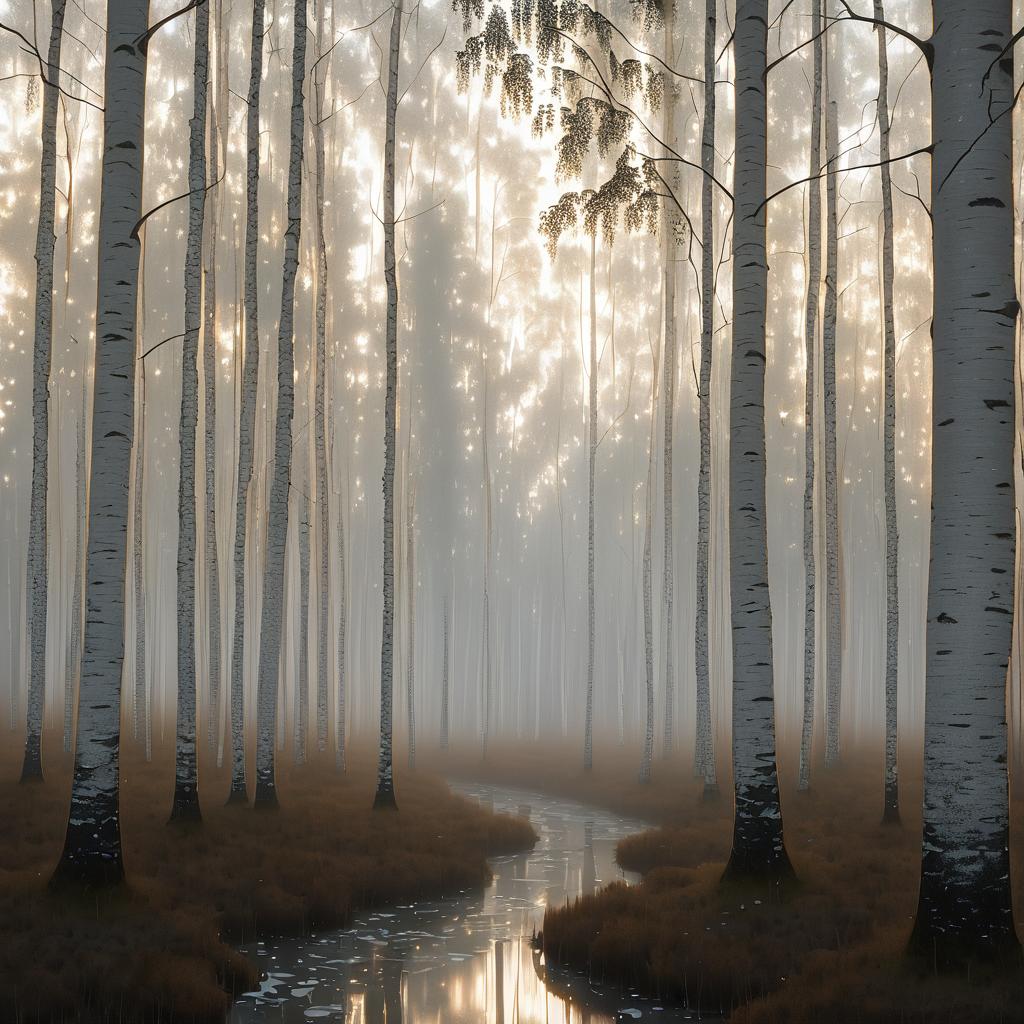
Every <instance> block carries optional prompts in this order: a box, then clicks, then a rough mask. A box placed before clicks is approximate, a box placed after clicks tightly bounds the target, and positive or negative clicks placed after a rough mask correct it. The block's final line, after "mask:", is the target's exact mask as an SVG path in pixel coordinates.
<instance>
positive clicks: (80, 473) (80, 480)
mask: <svg viewBox="0 0 1024 1024" xmlns="http://www.w3.org/2000/svg"><path fill="white" fill-rule="evenodd" d="M86 379H87V378H86V374H85V370H84V368H83V371H82V404H81V406H80V407H79V413H78V422H77V424H76V429H75V581H74V589H73V590H72V592H71V644H70V652H69V655H68V664H67V668H66V671H65V676H64V752H65V753H70V752H71V746H72V739H73V736H74V724H75V691H76V689H77V687H78V681H79V668H80V663H81V657H82V583H83V580H82V577H83V573H82V568H83V563H84V560H85V559H84V556H85V552H84V550H83V548H84V546H85V526H86V523H85V517H86V515H88V512H89V509H88V507H87V505H86V490H85V488H86V465H85V459H86V454H85V417H86V414H87V412H88V408H89V407H88V399H89V396H88V392H87V389H86Z"/></svg>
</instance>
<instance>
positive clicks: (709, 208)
mask: <svg viewBox="0 0 1024 1024" xmlns="http://www.w3.org/2000/svg"><path fill="white" fill-rule="evenodd" d="M717 9H718V0H707V3H706V5H705V19H704V83H705V86H704V124H703V127H702V129H701V166H702V168H703V170H704V174H703V177H702V180H701V204H700V210H701V212H700V219H701V220H700V224H701V261H700V273H701V336H700V382H699V389H700V394H699V395H698V396H697V397H698V401H699V402H700V411H699V416H700V428H699V429H700V468H699V471H698V477H697V581H696V590H697V593H696V605H697V615H696V623H695V630H694V666H695V671H696V687H697V743H696V748H695V758H694V761H695V768H696V770H697V772H698V773H699V774H700V775H701V776H702V777H703V779H704V796H705V798H711V797H713V796H714V795H715V794H716V793H717V792H718V772H717V766H716V764H715V742H714V734H713V731H712V725H711V664H710V650H709V647H708V603H709V590H710V585H711V578H710V554H709V553H710V549H711V370H712V359H713V351H714V344H715V263H714V259H715V254H714V248H715V219H714V218H715V206H714V181H713V177H714V173H715V65H716V63H717V62H716V60H715V38H716V27H717V24H718V15H717Z"/></svg>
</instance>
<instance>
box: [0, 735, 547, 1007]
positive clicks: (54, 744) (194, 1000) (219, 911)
mask: <svg viewBox="0 0 1024 1024" xmlns="http://www.w3.org/2000/svg"><path fill="white" fill-rule="evenodd" d="M46 749H47V753H48V755H49V756H48V757H47V761H46V768H47V781H46V782H45V783H43V784H33V785H30V786H23V785H20V784H19V783H18V782H17V781H16V780H17V777H18V776H17V765H16V762H15V761H14V758H13V756H12V755H10V754H9V755H8V756H7V757H5V759H4V762H3V764H2V767H3V769H4V774H3V779H4V781H3V782H2V783H0V820H3V821H4V823H5V828H4V829H2V830H0V913H2V915H3V919H4V930H5V939H4V954H5V955H4V956H3V957H2V958H0V1019H3V1020H5V1021H6V1020H10V1021H17V1022H19V1024H20V1022H25V1024H28V1022H33V1021H51V1020H61V1021H65V1022H70V1021H80V1020H81V1021H90V1022H91V1021H118V1022H122V1024H124V1022H135V1021H156V1020H159V1021H161V1022H163V1024H170V1022H173V1021H181V1022H183V1021H196V1022H206V1021H210V1022H213V1021H220V1020H222V1019H223V1015H224V1012H225V1010H226V1009H227V1007H228V1005H229V1001H230V993H231V992H232V991H235V992H237V991H244V990H246V989H248V988H251V987H252V986H253V985H254V984H255V982H256V979H257V974H256V971H255V968H254V966H253V965H252V964H251V963H250V962H248V961H247V960H245V959H244V958H243V957H241V956H240V955H239V954H237V953H236V952H235V951H234V950H233V949H232V947H231V943H232V942H242V941H244V940H247V939H250V938H252V937H253V936H254V935H257V934H281V933H290V934H303V933H306V932H309V931H312V930H315V929H320V928H326V927H332V926H338V925H341V924H344V923H345V922H346V921H347V920H348V919H349V918H350V917H351V915H352V914H353V913H356V912H358V911H360V910H362V909H365V908H368V907H373V906H379V905H382V904H386V903H392V902H402V901H407V900H412V899H415V898H417V897H429V896H436V895H439V894H442V893H450V892H454V891H457V890H460V889H467V888H474V887H480V886H483V885H485V884H486V883H487V882H488V881H489V879H490V871H489V869H488V866H487V863H486V858H487V857H488V856H493V855H497V854H501V853H508V852H513V851H516V850H521V849H524V848H528V847H529V846H531V845H532V844H533V842H534V840H535V838H536V837H535V835H534V833H533V830H532V829H531V828H530V826H529V824H528V823H526V822H524V821H521V820H519V819H515V818H510V817H508V816H505V815H498V814H493V813H491V812H489V811H486V810H485V809H483V808H481V807H478V806H477V805H476V804H475V803H472V802H470V801H467V800H464V799H462V798H460V797H458V796H456V795H454V794H452V793H451V792H450V791H449V790H448V788H447V787H446V786H445V785H444V783H443V782H441V781H439V780H438V779H436V778H431V777H428V776H425V775H404V776H403V775H400V776H399V777H398V779H397V787H398V799H399V807H400V810H399V812H398V813H397V814H395V813H391V812H379V813H373V812H372V811H371V810H370V804H371V802H372V799H373V790H374V776H373V761H372V758H371V757H370V756H369V752H366V755H365V756H359V754H358V753H357V754H356V756H354V757H353V759H352V765H351V767H350V770H349V772H348V773H347V774H346V775H344V776H339V775H337V774H336V773H335V772H334V770H333V765H331V764H325V765H323V766H320V765H316V764H310V765H307V766H305V767H304V768H302V769H301V770H293V769H291V768H290V767H289V766H287V765H282V771H281V773H280V797H281V808H280V810H278V811H276V812H261V813H256V812H253V811H252V810H251V809H250V808H248V807H244V806H243V807H238V806H231V807H226V806H224V798H225V796H226V793H227V782H226V778H225V776H224V774H223V772H217V771H216V770H215V767H214V766H213V765H210V766H208V770H207V771H206V772H205V774H204V777H205V779H206V785H205V787H204V790H203V793H202V797H203V823H202V825H200V826H185V827H182V826H168V825H167V824H166V821H167V816H168V813H169V811H170V807H171V796H172V789H173V767H172V765H171V763H170V762H171V759H172V752H168V751H161V752H160V753H159V754H158V755H157V756H156V757H154V760H153V761H152V762H151V763H149V764H147V763H146V762H145V761H144V760H142V759H141V758H140V757H138V756H137V754H135V752H134V751H132V750H131V749H126V750H124V751H123V756H122V775H123V783H122V808H121V813H122V828H123V837H124V849H125V865H126V871H127V875H128V883H127V885H126V886H124V887H123V889H122V890H120V891H118V892H116V893H113V894H109V895H102V896H96V895H93V896H89V897H85V898H81V899H77V900H76V899H70V898H69V895H68V893H67V892H64V891H61V892H57V893H52V892H50V891H49V889H48V888H47V882H48V879H49V876H50V874H51V872H52V870H53V867H54V865H55V864H56V861H57V858H58V855H59V853H60V848H61V844H62V842H63V834H64V825H65V821H66V815H67V809H68V790H69V785H70V771H69V770H70V764H69V761H68V759H67V758H66V757H64V756H63V755H55V754H53V753H52V752H53V751H54V750H57V751H59V750H60V738H59V737H47V747H46Z"/></svg>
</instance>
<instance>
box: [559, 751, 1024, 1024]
mask: <svg viewBox="0 0 1024 1024" xmlns="http://www.w3.org/2000/svg"><path fill="white" fill-rule="evenodd" d="M880 776H881V773H880V769H879V767H878V765H877V764H876V763H875V762H874V760H873V759H872V760H871V761H870V762H864V763H861V764H859V765H855V766H849V767H847V769H846V770H844V771H843V772H842V773H841V774H839V773H837V774H832V775H829V776H826V775H825V774H824V773H819V776H818V778H817V779H816V786H815V790H814V792H813V793H811V794H804V795H800V794H797V793H795V792H794V791H792V789H788V788H784V792H783V809H784V815H785V823H786V843H787V847H788V849H789V852H790V857H791V859H792V861H793V865H794V867H795V869H796V872H797V877H798V882H797V883H796V884H795V885H793V886H792V887H791V888H789V889H788V890H787V891H785V892H779V891H776V890H772V889H769V888H767V887H762V888H758V887H755V886H750V887H744V888H736V887H723V886H721V885H720V884H719V882H720V879H721V875H722V870H723V867H724V864H725V861H726V859H727V857H728V853H729V847H730V842H731V829H730V823H729V820H728V815H725V818H724V820H723V817H722V815H721V814H715V815H713V814H703V815H702V814H694V815H691V817H690V819H689V820H688V821H685V822H678V823H675V824H672V825H668V826H663V827H660V828H657V829H653V830H651V831H649V832H646V833H642V834H640V835H637V836H633V837H630V838H628V839H626V840H624V841H623V842H622V843H620V845H619V850H618V859H619V862H620V863H621V864H622V866H623V867H627V868H630V869H633V870H636V871H640V872H642V873H643V875H644V877H643V880H642V882H641V884H640V885H638V886H637V887H635V888H633V889H629V888H627V887H625V886H622V885H614V886H611V887H610V888H608V889H606V890H604V891H602V892H600V893H597V894H596V895H594V896H592V897H585V898H583V899H581V900H579V901H578V902H576V903H575V904H573V905H571V906H568V907H565V908H563V909H558V910H552V911H549V912H548V914H547V915H546V917H545V922H544V947H545V953H546V955H547V956H549V957H550V958H551V959H552V960H553V961H555V962H558V963H562V964H565V965H567V966H570V967H573V968H575V969H578V970H581V971H585V972H587V973H588V974H589V975H590V977H592V978H593V979H594V980H596V981H601V982H605V983H617V984H621V985H622V986H623V987H625V988H629V989H631V990H634V991H636V990H641V991H643V992H645V993H647V994H649V995H652V996H655V997H658V998H661V999H664V1000H673V1001H680V1002H686V1003H688V1004H689V1005H691V1006H694V1007H696V1006H699V1007H700V1008H701V1009H702V1010H704V1011H705V1012H715V1013H719V1012H720V1013H725V1014H727V1015H729V1020H730V1021H732V1022H735V1024H804V1022H808V1024H809V1022H816V1021H829V1022H830V1024H842V1022H846V1021H849V1022H851V1024H852V1022H858V1024H890V1022H892V1024H895V1022H899V1024H925V1022H928V1024H932V1022H949V1024H954V1022H955V1024H994V1022H1010V1021H1015V1020H1019V1019H1020V1007H1021V1005H1022V1003H1024V972H1022V971H1021V970H1019V969H1017V970H1015V971H1012V972H1009V973H1007V972H998V971H994V970H986V969H985V968H984V967H982V968H979V969H977V970H975V971H973V972H972V973H971V975H970V976H969V977H968V976H962V977H957V978H937V977H936V976H935V975H934V972H933V971H932V970H931V968H930V965H929V964H927V963H921V962H917V961H912V960H909V959H907V958H906V957H905V956H904V955H903V954H904V950H905V948H906V944H907V940H908V938H909V936H910V930H911V926H912V922H913V915H914V911H915V908H916V902H917V885H918V873H919V870H920V813H919V808H920V780H919V779H907V780H904V788H903V802H904V808H905V811H904V823H903V825H902V826H897V827H892V826H885V827H883V826H882V825H881V824H880V823H879V818H880V813H881V802H880V795H881V777H880ZM722 803H723V804H725V805H726V807H725V808H723V811H724V810H726V809H728V808H729V807H731V801H729V800H727V799H726V800H723V801H722ZM1020 811H1024V807H1022V806H1020V804H1019V803H1018V805H1017V806H1016V807H1015V812H1020ZM1021 818H1022V815H1021V813H1015V814H1014V819H1015V821H1017V822H1019V821H1020V820H1021ZM1020 838H1022V837H1021V836H1020V828H1019V826H1015V828H1014V840H1015V842H1014V843H1013V847H1012V848H1013V850H1014V851H1015V853H1014V857H1013V867H1014V875H1015V877H1016V878H1018V879H1019V878H1021V877H1022V870H1024V863H1022V860H1021V857H1020V855H1019V852H1018V851H1019V850H1020V848H1021V843H1020V842H1019V841H1017V840H1019V839H1020ZM1018 903H1019V901H1018ZM1020 913H1021V907H1020V906H1019V905H1018V907H1017V914H1018V918H1019V916H1020Z"/></svg>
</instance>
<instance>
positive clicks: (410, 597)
mask: <svg viewBox="0 0 1024 1024" xmlns="http://www.w3.org/2000/svg"><path fill="white" fill-rule="evenodd" d="M409 434H410V447H409V449H408V451H410V452H411V448H412V442H411V436H412V423H410V424H409ZM411 474H412V460H411V459H410V458H408V457H407V458H406V482H405V486H406V490H407V494H406V504H405V593H406V614H407V617H408V622H407V631H408V637H409V652H408V656H407V658H406V663H405V700H406V715H407V720H408V728H409V768H410V769H412V768H415V767H416V493H415V487H414V484H413V481H412V476H411Z"/></svg>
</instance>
